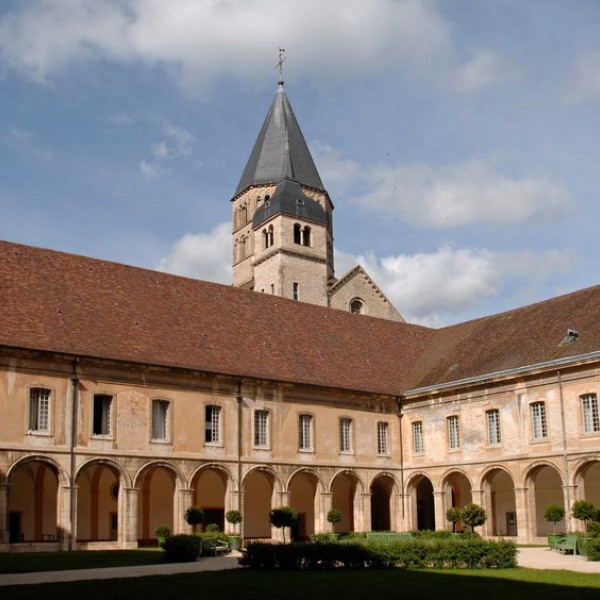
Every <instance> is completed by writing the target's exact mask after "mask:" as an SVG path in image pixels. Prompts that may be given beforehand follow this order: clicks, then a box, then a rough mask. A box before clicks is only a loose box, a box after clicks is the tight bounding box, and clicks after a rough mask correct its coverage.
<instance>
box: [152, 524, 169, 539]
mask: <svg viewBox="0 0 600 600" xmlns="http://www.w3.org/2000/svg"><path fill="white" fill-rule="evenodd" d="M154 535H155V536H156V537H157V538H168V537H169V536H170V535H171V530H170V529H169V528H168V527H167V526H166V525H159V526H158V527H157V528H156V529H155V530H154Z"/></svg>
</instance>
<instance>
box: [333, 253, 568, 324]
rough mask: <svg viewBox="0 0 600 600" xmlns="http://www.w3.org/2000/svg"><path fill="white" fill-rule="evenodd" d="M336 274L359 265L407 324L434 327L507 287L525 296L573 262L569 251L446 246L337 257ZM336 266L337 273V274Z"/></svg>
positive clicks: (453, 319)
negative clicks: (430, 250) (417, 251)
mask: <svg viewBox="0 0 600 600" xmlns="http://www.w3.org/2000/svg"><path fill="white" fill-rule="evenodd" d="M335 259H336V267H337V269H336V270H338V273H343V272H344V270H345V269H347V268H349V267H350V266H352V265H354V264H356V263H359V264H361V265H362V266H363V267H364V268H365V270H366V271H367V272H368V273H369V275H370V276H371V277H372V278H373V279H374V281H375V282H376V283H377V285H379V286H380V287H381V289H382V290H383V292H384V293H385V294H386V295H387V296H388V298H389V299H390V301H391V302H392V303H393V304H394V305H395V306H396V308H397V309H398V310H399V311H400V313H401V314H402V315H403V316H404V317H405V318H406V319H407V320H408V321H409V322H412V323H421V324H423V325H428V326H433V327H438V326H440V325H444V324H446V323H448V322H449V321H456V320H457V317H460V318H461V319H464V318H465V317H464V315H465V313H467V311H468V310H469V309H472V308H474V307H476V306H477V305H478V304H479V303H480V302H482V301H483V300H486V299H489V298H492V297H494V296H497V295H499V294H500V293H501V292H502V291H503V290H504V288H505V287H506V286H507V285H508V284H509V283H511V284H513V285H514V286H516V287H517V288H518V291H517V294H518V295H519V296H521V297H523V296H525V297H530V296H531V292H532V291H533V290H535V289H536V288H537V287H538V286H539V285H540V284H541V283H542V282H543V281H545V280H547V279H548V278H549V277H551V276H552V275H554V274H556V273H561V272H565V271H568V270H569V269H570V268H572V267H573V265H574V264H575V263H576V262H577V255H576V253H575V252H574V251H572V250H567V251H564V252H558V251H548V252H544V253H535V252H532V251H516V252H492V251H490V250H486V249H458V250H455V249H453V248H450V247H448V246H444V247H442V248H440V249H438V250H437V251H436V252H433V253H430V254H424V253H423V254H414V255H398V256H386V257H383V258H378V257H376V256H374V255H372V254H371V255H364V256H363V255H359V256H352V255H350V254H347V253H344V252H336V256H335ZM340 267H341V270H339V269H340Z"/></svg>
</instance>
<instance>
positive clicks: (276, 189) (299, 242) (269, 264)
mask: <svg viewBox="0 0 600 600" xmlns="http://www.w3.org/2000/svg"><path fill="white" fill-rule="evenodd" d="M232 209H233V285H235V286H238V287H245V288H248V289H252V290H254V291H257V292H264V293H268V294H274V295H277V296H281V297H284V298H290V299H294V300H300V301H303V302H310V303H312V304H320V305H322V306H328V303H329V301H328V288H329V286H330V284H331V283H332V281H333V274H334V270H333V227H332V213H333V204H332V202H331V199H330V198H329V194H328V193H327V191H326V190H325V188H324V186H323V183H322V182H321V178H320V177H319V173H318V172H317V169H316V167H315V163H314V161H313V159H312V156H311V154H310V151H309V149H308V146H307V144H306V142H305V140H304V136H303V135H302V131H301V130H300V126H299V125H298V121H297V120H296V117H295V115H294V112H293V110H292V107H291V105H290V103H289V100H288V98H287V96H286V94H285V91H284V88H283V81H282V80H280V81H279V84H278V88H277V93H276V94H275V98H274V100H273V103H272V104H271V107H270V109H269V112H268V113H267V117H266V119H265V121H264V123H263V126H262V128H261V130H260V132H259V134H258V137H257V139H256V142H255V144H254V147H253V149H252V152H251V153H250V158H249V159H248V163H247V164H246V168H245V169H244V172H243V174H242V177H241V179H240V182H239V184H238V186H237V188H236V191H235V195H234V197H233V198H232Z"/></svg>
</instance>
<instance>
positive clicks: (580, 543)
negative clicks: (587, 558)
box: [571, 500, 598, 554]
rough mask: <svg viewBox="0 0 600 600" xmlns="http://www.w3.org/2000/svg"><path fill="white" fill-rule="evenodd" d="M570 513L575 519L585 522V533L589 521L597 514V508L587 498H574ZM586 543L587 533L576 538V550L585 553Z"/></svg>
mask: <svg viewBox="0 0 600 600" xmlns="http://www.w3.org/2000/svg"><path fill="white" fill-rule="evenodd" d="M571 513H572V514H573V516H574V517H575V518H576V519H577V520H579V521H583V522H584V523H585V531H586V534H587V533H588V532H589V528H590V523H592V522H593V521H594V520H595V519H596V518H597V516H598V510H597V509H596V507H595V506H594V503H593V502H590V501H589V500H576V501H575V502H573V506H572V507H571ZM586 543H587V535H586V536H584V537H581V538H579V539H578V540H577V551H578V552H579V554H586V548H585V546H586Z"/></svg>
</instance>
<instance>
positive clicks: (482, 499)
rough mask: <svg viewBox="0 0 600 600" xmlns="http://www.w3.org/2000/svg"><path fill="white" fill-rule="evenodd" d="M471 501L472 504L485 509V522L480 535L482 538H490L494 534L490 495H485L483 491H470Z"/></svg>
mask: <svg viewBox="0 0 600 600" xmlns="http://www.w3.org/2000/svg"><path fill="white" fill-rule="evenodd" d="M471 500H472V502H473V504H479V506H481V507H483V508H484V509H485V512H486V514H487V521H486V522H485V523H484V524H483V525H482V526H481V535H482V536H483V537H490V536H491V535H493V534H494V532H493V522H494V514H493V512H494V510H493V509H494V507H493V506H492V497H491V494H486V493H485V491H484V490H471Z"/></svg>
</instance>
